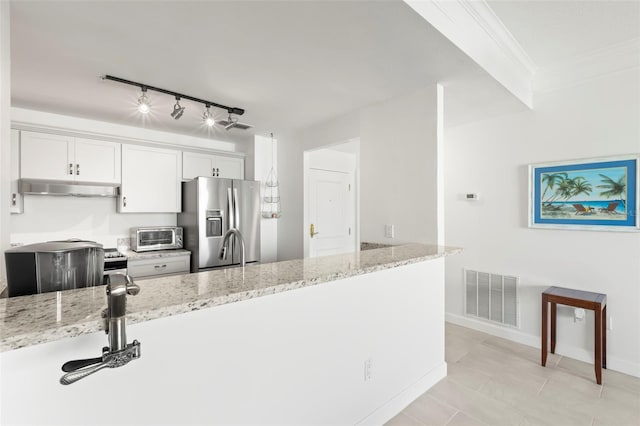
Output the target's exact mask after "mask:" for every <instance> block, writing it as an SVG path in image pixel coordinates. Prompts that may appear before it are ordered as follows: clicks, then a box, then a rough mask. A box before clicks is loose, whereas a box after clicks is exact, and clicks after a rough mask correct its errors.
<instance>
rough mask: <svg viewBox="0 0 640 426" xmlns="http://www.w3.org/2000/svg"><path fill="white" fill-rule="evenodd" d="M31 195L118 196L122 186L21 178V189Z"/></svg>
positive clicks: (21, 191) (22, 192)
mask: <svg viewBox="0 0 640 426" xmlns="http://www.w3.org/2000/svg"><path fill="white" fill-rule="evenodd" d="M18 192H20V193H21V194H30V195H73V196H75V197H117V196H118V195H120V186H119V185H118V184H112V183H93V182H63V181H56V180H35V179H20V185H19V191H18Z"/></svg>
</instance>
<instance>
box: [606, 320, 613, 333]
mask: <svg viewBox="0 0 640 426" xmlns="http://www.w3.org/2000/svg"><path fill="white" fill-rule="evenodd" d="M607 330H613V318H612V317H609V318H608V321H607Z"/></svg>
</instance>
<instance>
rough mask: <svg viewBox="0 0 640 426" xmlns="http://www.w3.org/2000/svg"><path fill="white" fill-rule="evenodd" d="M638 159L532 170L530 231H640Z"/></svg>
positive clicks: (580, 162) (601, 160)
mask: <svg viewBox="0 0 640 426" xmlns="http://www.w3.org/2000/svg"><path fill="white" fill-rule="evenodd" d="M639 158H640V156H638V155H634V156H621V157H608V158H595V159H586V160H574V161H564V162H555V163H545V164H532V165H530V166H529V192H530V196H529V227H532V228H561V229H590V230H603V231H638V230H640V222H639V221H638V210H639V205H638V203H639V200H638V191H639V190H638V181H639V171H638V162H639Z"/></svg>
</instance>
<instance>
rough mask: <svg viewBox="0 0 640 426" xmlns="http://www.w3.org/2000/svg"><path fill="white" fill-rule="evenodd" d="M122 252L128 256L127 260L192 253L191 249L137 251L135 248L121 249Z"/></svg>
mask: <svg viewBox="0 0 640 426" xmlns="http://www.w3.org/2000/svg"><path fill="white" fill-rule="evenodd" d="M120 252H121V253H122V254H124V255H125V256H127V260H136V259H155V258H158V259H159V258H162V257H175V256H184V255H186V254H191V252H190V251H189V250H184V249H175V250H154V251H143V252H140V253H138V252H135V251H133V250H120Z"/></svg>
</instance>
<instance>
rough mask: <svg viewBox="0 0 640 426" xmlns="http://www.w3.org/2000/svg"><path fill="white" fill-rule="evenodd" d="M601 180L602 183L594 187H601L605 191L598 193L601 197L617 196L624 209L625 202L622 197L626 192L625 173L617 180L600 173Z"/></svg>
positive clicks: (625, 206)
mask: <svg viewBox="0 0 640 426" xmlns="http://www.w3.org/2000/svg"><path fill="white" fill-rule="evenodd" d="M600 177H601V178H602V180H601V181H600V182H602V185H598V186H596V188H602V189H604V190H605V191H602V192H601V193H600V195H602V196H603V197H607V198H611V197H619V198H620V201H622V205H623V206H624V208H625V210H626V209H627V202H626V201H625V199H624V195H625V194H626V192H627V175H626V174H625V175H622V176H621V177H620V179H618V180H617V181H615V180H613V179H611V178H610V177H609V176H605V175H602V174H601V175H600Z"/></svg>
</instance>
